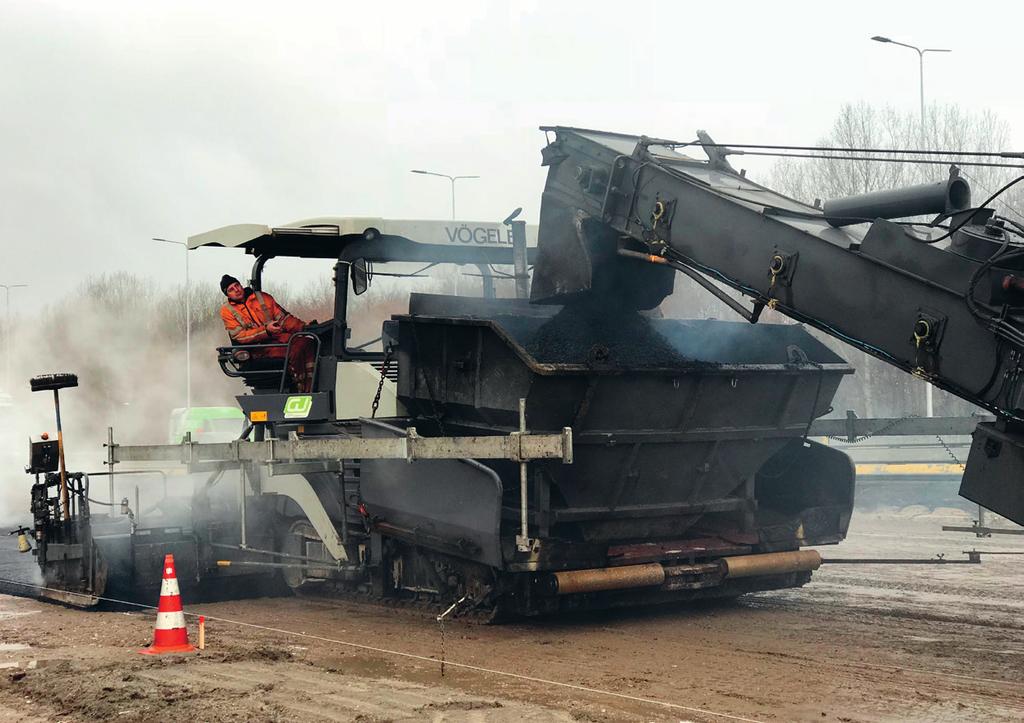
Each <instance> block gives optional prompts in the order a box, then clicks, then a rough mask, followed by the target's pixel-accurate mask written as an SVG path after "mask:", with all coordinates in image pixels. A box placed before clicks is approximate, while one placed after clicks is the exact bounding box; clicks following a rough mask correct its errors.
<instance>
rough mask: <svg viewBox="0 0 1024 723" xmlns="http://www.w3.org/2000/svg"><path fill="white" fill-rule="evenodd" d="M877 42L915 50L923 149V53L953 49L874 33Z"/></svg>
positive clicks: (948, 51)
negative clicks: (899, 39)
mask: <svg viewBox="0 0 1024 723" xmlns="http://www.w3.org/2000/svg"><path fill="white" fill-rule="evenodd" d="M871 39H872V40H874V41H875V42H877V43H892V44H893V45H899V46H900V47H901V48H910V49H911V50H915V51H917V60H918V68H919V71H920V72H919V77H920V81H921V150H924V145H925V143H924V54H925V53H952V52H953V51H952V50H950V49H949V48H919V47H917V46H916V45H910V44H908V43H901V42H899V41H897V40H893V39H892V38H887V37H885V36H884V35H875V36H872V38H871Z"/></svg>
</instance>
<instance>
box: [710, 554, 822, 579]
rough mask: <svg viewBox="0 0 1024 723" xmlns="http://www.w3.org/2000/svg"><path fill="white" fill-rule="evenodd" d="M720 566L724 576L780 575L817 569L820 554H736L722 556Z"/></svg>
mask: <svg viewBox="0 0 1024 723" xmlns="http://www.w3.org/2000/svg"><path fill="white" fill-rule="evenodd" d="M722 566H723V568H724V569H725V576H726V577H731V578H738V577H758V576H760V575H782V574H786V573H790V572H808V571H810V570H817V569H818V568H819V567H821V555H819V554H818V551H817V550H794V551H792V552H766V553H762V554H759V555H737V556H735V557H723V558H722Z"/></svg>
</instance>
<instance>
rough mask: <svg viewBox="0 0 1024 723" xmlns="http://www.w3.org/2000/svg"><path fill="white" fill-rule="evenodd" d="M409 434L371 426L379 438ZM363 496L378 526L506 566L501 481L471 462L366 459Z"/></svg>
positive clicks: (366, 428) (367, 433)
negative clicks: (504, 561) (502, 537)
mask: <svg viewBox="0 0 1024 723" xmlns="http://www.w3.org/2000/svg"><path fill="white" fill-rule="evenodd" d="M404 433H405V431H404V430H401V429H397V428H394V427H389V426H388V425H384V424H381V423H375V422H370V421H367V422H366V423H364V424H363V436H364V437H367V438H370V439H373V438H379V437H382V436H394V435H401V434H404ZM360 494H361V496H362V500H363V503H364V504H365V505H366V509H367V512H368V513H369V514H370V517H371V519H372V520H373V521H374V522H375V523H384V524H386V525H387V526H388V527H389V529H393V528H398V530H400V531H403V532H404V537H406V538H407V539H408V540H409V541H412V542H415V543H417V544H420V545H422V546H424V547H429V548H432V549H436V550H439V551H441V552H446V553H449V554H455V555H458V556H459V557H463V558H467V559H470V560H476V561H478V562H482V563H485V564H487V565H492V566H494V567H498V568H500V567H503V563H502V558H501V495H502V487H501V481H500V480H499V479H498V477H497V475H495V474H494V472H493V471H491V470H490V469H488V468H486V467H484V466H483V465H481V464H479V463H477V462H473V461H468V460H416V461H415V462H411V463H410V462H406V461H404V460H400V459H399V460H394V459H365V460H363V461H362V470H361V481H360Z"/></svg>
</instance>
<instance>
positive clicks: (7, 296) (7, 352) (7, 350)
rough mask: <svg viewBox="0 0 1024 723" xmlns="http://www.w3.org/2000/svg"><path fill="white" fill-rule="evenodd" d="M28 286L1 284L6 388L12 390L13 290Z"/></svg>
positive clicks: (8, 390)
mask: <svg viewBox="0 0 1024 723" xmlns="http://www.w3.org/2000/svg"><path fill="white" fill-rule="evenodd" d="M27 287H28V284H0V288H2V289H3V290H4V306H5V310H4V332H5V333H4V388H5V391H7V392H8V393H10V390H11V346H12V344H11V337H12V336H13V335H12V333H11V289H24V288H27Z"/></svg>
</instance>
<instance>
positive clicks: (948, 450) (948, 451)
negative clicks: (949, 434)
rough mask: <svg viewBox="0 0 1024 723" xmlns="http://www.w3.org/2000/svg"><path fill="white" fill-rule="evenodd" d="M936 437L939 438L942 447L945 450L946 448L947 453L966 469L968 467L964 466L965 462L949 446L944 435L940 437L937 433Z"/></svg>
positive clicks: (961, 467)
mask: <svg viewBox="0 0 1024 723" xmlns="http://www.w3.org/2000/svg"><path fill="white" fill-rule="evenodd" d="M935 439H937V440H939V444H941V445H942V448H943V449H944V450H946V454H948V455H949V456H950V458H951V459H952V460H953V461H954V462H956V463H957V465H959V467H960V469H966V467H965V466H964V463H963V462H961V461H960V458H959V457H957V456H956V454H955V453H954V452H953V450H952V449H950V448H949V445H948V444H946V442H945V440H944V439H942V437H940V436H939V435H937V434H936V435H935Z"/></svg>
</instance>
